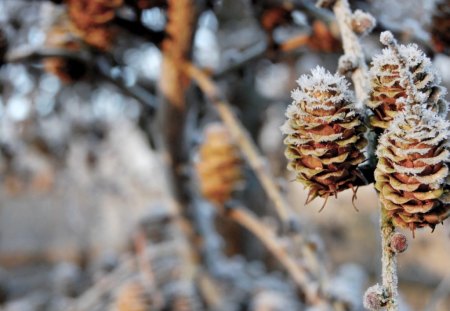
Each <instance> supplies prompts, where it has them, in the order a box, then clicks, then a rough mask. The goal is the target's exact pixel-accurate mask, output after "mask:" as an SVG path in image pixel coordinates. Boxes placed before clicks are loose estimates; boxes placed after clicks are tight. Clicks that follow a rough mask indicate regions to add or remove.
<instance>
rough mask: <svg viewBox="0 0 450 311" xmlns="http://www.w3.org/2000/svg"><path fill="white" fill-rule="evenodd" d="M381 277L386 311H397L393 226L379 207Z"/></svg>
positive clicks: (383, 209)
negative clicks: (385, 294)
mask: <svg viewBox="0 0 450 311" xmlns="http://www.w3.org/2000/svg"><path fill="white" fill-rule="evenodd" d="M380 225H381V247H382V257H381V265H382V267H381V269H382V270H381V275H382V283H383V288H384V289H385V290H386V293H387V296H388V297H387V305H386V309H387V310H388V311H397V310H398V277H397V256H396V253H395V252H394V251H393V250H392V248H391V246H390V244H391V238H392V236H393V234H394V232H395V226H394V225H393V223H392V220H391V217H389V216H388V215H387V213H386V209H385V208H384V207H381V217H380Z"/></svg>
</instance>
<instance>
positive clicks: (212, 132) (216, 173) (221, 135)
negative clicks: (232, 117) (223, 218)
mask: <svg viewBox="0 0 450 311" xmlns="http://www.w3.org/2000/svg"><path fill="white" fill-rule="evenodd" d="M196 170H197V176H198V179H199V183H200V190H201V193H202V194H203V196H204V197H205V198H206V199H208V200H210V201H211V202H214V203H216V204H219V205H222V204H223V203H225V202H226V201H227V200H228V199H230V197H231V195H232V192H233V191H234V190H236V189H237V188H238V187H239V186H240V185H241V184H242V182H241V181H242V173H241V158H240V156H239V152H238V149H237V147H236V145H235V143H234V141H233V139H232V137H231V135H230V133H229V132H228V130H227V128H226V127H225V126H223V125H222V124H220V123H213V124H210V125H208V126H207V127H206V128H205V131H204V141H203V144H202V145H201V146H200V150H199V159H198V161H197V163H196Z"/></svg>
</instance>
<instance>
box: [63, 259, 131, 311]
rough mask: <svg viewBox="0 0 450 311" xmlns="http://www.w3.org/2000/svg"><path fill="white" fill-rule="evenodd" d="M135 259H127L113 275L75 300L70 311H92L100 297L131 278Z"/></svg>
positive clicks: (106, 277)
mask: <svg viewBox="0 0 450 311" xmlns="http://www.w3.org/2000/svg"><path fill="white" fill-rule="evenodd" d="M134 268H135V267H134V258H125V259H124V260H123V261H122V262H121V263H120V265H119V266H118V267H117V268H116V269H115V270H114V271H112V272H111V273H109V274H107V275H105V276H104V277H102V278H100V279H99V280H98V281H96V282H95V283H94V284H93V285H92V287H91V288H89V289H88V290H87V291H85V292H84V293H83V295H81V296H80V297H78V298H77V299H75V300H74V301H73V302H72V303H70V305H69V306H67V310H68V311H88V310H92V308H93V307H94V306H95V304H96V303H97V302H98V300H99V299H100V297H102V296H103V295H105V294H106V293H109V292H111V291H112V290H114V289H115V288H116V287H117V284H121V283H122V282H123V281H124V280H126V279H127V278H129V277H130V276H131V275H132V273H133V270H134Z"/></svg>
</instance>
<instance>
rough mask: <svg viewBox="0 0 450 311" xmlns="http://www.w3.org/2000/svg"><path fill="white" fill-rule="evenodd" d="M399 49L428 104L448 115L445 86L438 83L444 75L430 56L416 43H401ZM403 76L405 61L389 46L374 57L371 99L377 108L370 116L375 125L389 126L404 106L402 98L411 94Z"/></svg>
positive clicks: (369, 104)
mask: <svg viewBox="0 0 450 311" xmlns="http://www.w3.org/2000/svg"><path fill="white" fill-rule="evenodd" d="M399 53H400V54H401V55H402V56H403V57H404V58H405V60H406V66H407V67H408V68H407V69H408V70H409V71H410V72H411V75H412V79H413V82H414V85H415V88H416V89H417V91H418V92H419V94H420V96H421V97H423V99H424V101H425V102H426V103H427V106H428V108H429V109H431V110H433V111H435V112H436V113H438V114H439V115H445V114H446V113H447V102H446V101H445V99H444V97H443V96H444V95H445V89H443V88H441V87H439V86H438V84H439V83H440V79H439V77H438V76H437V75H436V73H435V72H434V70H433V68H432V64H431V61H430V59H429V58H428V57H426V55H425V54H424V53H423V52H422V51H420V50H419V49H418V47H417V45H415V44H410V45H407V46H405V45H400V46H399ZM402 77H404V75H402V72H401V64H400V63H399V60H398V58H397V57H396V56H395V55H394V54H393V53H392V51H391V50H390V49H389V48H386V49H384V50H383V52H382V54H380V55H377V56H375V57H374V59H373V62H372V67H371V68H370V79H371V91H370V94H369V101H368V102H367V106H368V107H369V108H370V109H371V110H372V112H373V116H371V118H370V123H371V124H372V126H373V127H375V128H381V129H383V130H384V129H387V128H388V127H389V123H390V122H391V121H392V120H393V119H394V117H395V116H396V115H397V114H398V113H399V112H400V111H403V110H404V108H405V107H404V101H402V100H399V99H402V98H406V97H407V92H406V86H405V83H404V81H402Z"/></svg>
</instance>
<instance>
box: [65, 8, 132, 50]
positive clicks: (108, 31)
mask: <svg viewBox="0 0 450 311" xmlns="http://www.w3.org/2000/svg"><path fill="white" fill-rule="evenodd" d="M66 2H67V7H68V12H69V17H70V19H71V21H72V22H73V24H74V26H75V30H76V32H77V35H78V36H80V37H81V38H82V39H83V40H84V41H85V42H86V43H87V44H89V45H91V46H93V47H96V48H98V49H100V50H108V49H109V48H110V46H111V44H112V41H113V39H114V36H115V33H114V29H113V28H112V27H111V25H110V22H111V21H112V20H113V19H114V17H115V15H116V10H117V9H118V8H120V7H121V6H122V4H123V0H95V1H91V0H67V1H66Z"/></svg>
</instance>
